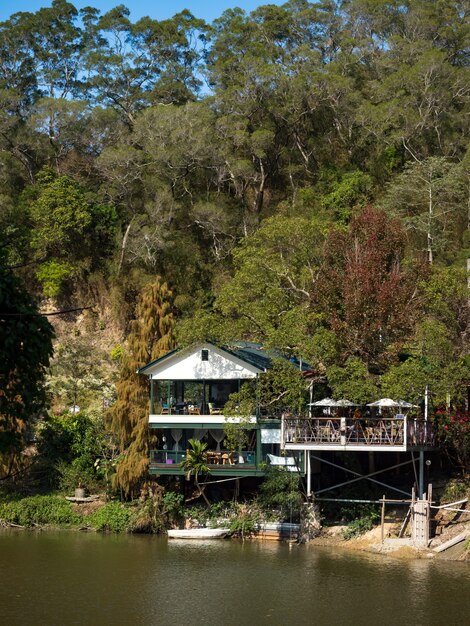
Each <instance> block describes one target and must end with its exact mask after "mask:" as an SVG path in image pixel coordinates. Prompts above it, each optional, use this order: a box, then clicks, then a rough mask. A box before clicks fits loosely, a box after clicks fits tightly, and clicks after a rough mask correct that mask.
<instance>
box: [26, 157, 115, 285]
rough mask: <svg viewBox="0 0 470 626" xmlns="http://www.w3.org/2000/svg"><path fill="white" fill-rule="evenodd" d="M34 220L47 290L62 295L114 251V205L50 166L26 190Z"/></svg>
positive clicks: (39, 272) (35, 245)
mask: <svg viewBox="0 0 470 626" xmlns="http://www.w3.org/2000/svg"><path fill="white" fill-rule="evenodd" d="M22 205H23V206H25V207H26V210H27V211H28V213H29V218H30V221H31V226H32V229H31V247H32V250H33V256H34V257H35V259H36V260H37V261H39V268H38V270H37V272H36V275H37V278H38V279H39V280H40V282H41V283H42V285H43V290H44V295H46V296H47V297H57V296H58V295H59V294H60V293H61V290H62V287H63V284H64V283H66V281H67V280H68V281H70V280H71V279H73V278H75V279H77V278H78V279H83V278H84V277H85V276H86V275H87V274H89V273H90V271H91V270H92V269H95V268H96V267H97V266H98V265H99V263H100V261H102V259H104V258H105V257H106V255H107V254H109V252H110V251H111V242H112V240H113V236H114V232H115V227H116V214H115V212H114V210H113V208H112V207H110V206H109V205H102V204H99V203H98V202H93V201H92V198H90V194H87V192H86V190H85V189H84V188H83V187H82V186H81V185H79V184H77V183H76V182H75V181H74V180H73V179H72V178H70V177H69V176H58V177H56V176H55V174H54V173H53V172H52V170H50V169H49V168H45V169H44V170H42V171H41V173H40V174H38V185H37V186H34V187H32V188H29V189H27V190H26V191H25V193H24V194H23V200H22Z"/></svg>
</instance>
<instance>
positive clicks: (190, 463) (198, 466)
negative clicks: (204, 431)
mask: <svg viewBox="0 0 470 626" xmlns="http://www.w3.org/2000/svg"><path fill="white" fill-rule="evenodd" d="M188 443H189V445H190V446H191V447H190V449H189V450H188V451H187V453H186V457H185V459H184V460H183V461H181V464H180V466H181V468H182V469H183V470H184V472H185V474H186V480H189V479H190V478H191V476H194V485H195V487H196V489H197V490H198V493H199V495H200V496H202V498H204V502H205V503H206V504H207V506H210V502H209V500H208V498H207V496H206V494H205V493H204V488H203V487H202V486H201V484H200V482H199V476H200V475H201V474H208V473H209V467H208V465H207V455H206V448H207V443H205V442H203V441H199V440H198V439H189V440H188Z"/></svg>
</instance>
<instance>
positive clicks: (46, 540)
mask: <svg viewBox="0 0 470 626" xmlns="http://www.w3.org/2000/svg"><path fill="white" fill-rule="evenodd" d="M0 576H1V579H0V624H1V625H2V626H16V625H18V626H28V625H30V624H34V625H35V626H49V625H51V626H55V625H58V626H59V625H60V626H70V625H72V624H80V625H86V626H94V625H96V626H107V625H108V624H109V625H111V624H112V625H113V626H121V625H130V626H131V625H136V626H167V625H172V626H193V625H198V624H210V626H256V625H264V624H269V625H272V626H290V625H291V624H292V625H296V626H297V625H299V626H300V625H303V624H309V625H310V624H312V625H315V626H323V625H330V624H331V625H342V624H351V625H354V626H356V625H357V626H369V625H371V626H372V625H373V626H386V625H389V624H390V625H392V624H412V625H413V626H421V625H422V626H424V625H426V626H433V625H436V626H441V625H443V626H444V625H445V626H455V625H460V624H462V625H465V626H466V625H467V624H469V623H470V566H469V565H468V564H465V563H452V562H443V561H440V562H439V563H436V562H431V561H427V560H416V561H398V560H393V559H389V558H386V557H382V556H367V555H366V556H365V555H363V554H350V553H347V552H343V551H341V550H334V549H326V548H318V547H316V546H293V547H290V548H289V546H288V545H286V544H277V543H276V544H270V543H268V544H266V543H255V542H253V543H250V542H245V543H244V544H242V543H238V542H236V541H212V542H210V541H207V542H197V543H196V542H195V543H193V542H181V541H170V542H168V541H167V540H166V539H165V538H157V537H148V536H127V535H123V536H122V535H102V534H95V533H93V534H91V533H90V534H81V533H77V532H58V533H50V532H47V533H46V532H44V533H40V532H37V533H34V532H31V533H30V532H13V531H2V532H1V533H0Z"/></svg>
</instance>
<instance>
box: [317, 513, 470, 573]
mask: <svg viewBox="0 0 470 626" xmlns="http://www.w3.org/2000/svg"><path fill="white" fill-rule="evenodd" d="M346 530H347V526H339V525H337V526H329V527H326V528H324V529H323V530H322V531H321V533H320V535H319V536H318V537H315V538H313V539H312V540H311V541H310V545H316V546H321V547H329V548H331V547H336V548H341V549H343V550H349V551H353V552H369V553H373V554H383V555H386V556H390V557H393V558H397V559H405V560H408V559H434V560H436V561H439V560H446V561H449V560H452V561H466V562H469V563H470V521H467V522H458V523H456V524H453V525H452V526H451V527H450V528H448V529H447V530H443V531H442V532H441V534H440V535H439V537H438V538H436V537H434V538H433V539H431V541H430V544H429V546H428V548H417V547H415V546H413V544H412V543H411V540H410V539H409V538H408V537H404V538H401V539H400V538H398V537H397V536H396V534H395V532H394V531H395V530H396V527H395V525H394V524H386V525H385V537H384V541H383V542H382V528H381V526H376V527H374V528H373V529H371V530H369V531H367V532H365V533H363V534H362V535H359V536H358V537H354V538H352V539H344V533H345V531H346ZM463 533H468V538H467V540H464V541H461V542H459V543H458V544H457V545H455V546H452V547H450V548H449V549H448V550H446V551H444V552H435V549H436V548H437V547H438V546H439V545H444V544H445V543H446V542H447V541H449V540H451V539H452V538H454V537H456V536H457V535H459V534H463ZM394 535H395V536H394Z"/></svg>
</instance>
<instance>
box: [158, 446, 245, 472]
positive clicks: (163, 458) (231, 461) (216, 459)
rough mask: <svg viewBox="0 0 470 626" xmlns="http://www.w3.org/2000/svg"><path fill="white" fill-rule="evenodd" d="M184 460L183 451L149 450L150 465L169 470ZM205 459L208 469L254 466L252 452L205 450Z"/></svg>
mask: <svg viewBox="0 0 470 626" xmlns="http://www.w3.org/2000/svg"><path fill="white" fill-rule="evenodd" d="M185 458H186V451H185V450H151V452H150V465H151V466H165V467H168V468H170V467H171V466H174V465H179V464H180V463H181V462H182V461H184V459H185ZM206 459H207V465H208V466H209V467H213V466H221V467H224V468H226V469H228V468H229V467H230V466H233V465H238V466H241V467H243V466H249V467H255V466H256V452H255V451H254V450H242V451H241V452H229V451H228V450H220V451H218V450H206Z"/></svg>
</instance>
